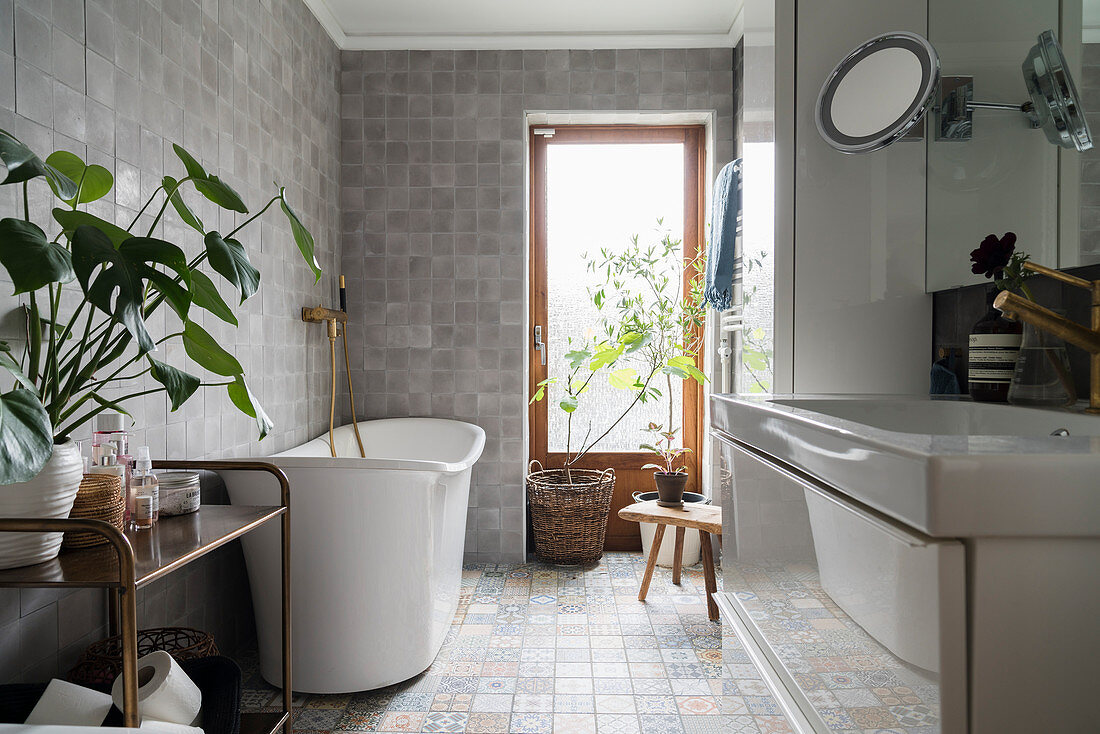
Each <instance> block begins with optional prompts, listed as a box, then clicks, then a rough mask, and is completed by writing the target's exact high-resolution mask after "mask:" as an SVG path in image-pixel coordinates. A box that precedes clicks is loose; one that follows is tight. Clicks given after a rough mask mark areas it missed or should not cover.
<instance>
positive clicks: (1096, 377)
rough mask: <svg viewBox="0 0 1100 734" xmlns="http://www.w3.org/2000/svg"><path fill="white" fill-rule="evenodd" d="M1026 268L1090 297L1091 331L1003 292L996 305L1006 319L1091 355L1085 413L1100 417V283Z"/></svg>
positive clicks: (1029, 265)
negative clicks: (1082, 289) (1053, 337)
mask: <svg viewBox="0 0 1100 734" xmlns="http://www.w3.org/2000/svg"><path fill="white" fill-rule="evenodd" d="M1024 267H1025V268H1027V269H1028V270H1031V271H1032V272H1035V273H1039V274H1040V275H1045V276H1047V277H1048V278H1053V279H1055V280H1060V281H1061V282H1063V283H1068V284H1069V285H1072V286H1076V287H1077V288H1084V289H1085V290H1087V291H1089V293H1090V294H1091V296H1092V325H1091V328H1088V327H1084V326H1081V325H1080V324H1077V323H1074V322H1073V321H1070V320H1069V319H1067V318H1066V317H1064V316H1060V315H1058V314H1056V313H1054V312H1053V311H1051V310H1049V309H1046V308H1043V307H1042V306H1040V305H1038V304H1037V303H1035V302H1033V301H1030V300H1028V299H1026V298H1021V297H1020V296H1017V295H1016V294H1014V293H1009V292H1008V291H1001V293H1000V294H999V295H998V296H997V299H996V300H995V301H994V302H993V305H994V306H996V307H997V308H998V309H1000V310H1001V311H1002V312H1003V313H1004V314H1005V315H1006V316H1009V317H1011V318H1014V319H1016V320H1017V321H1026V322H1027V323H1029V324H1031V325H1032V326H1034V327H1035V328H1036V329H1039V330H1041V331H1046V332H1048V333H1050V334H1053V335H1054V336H1056V337H1059V338H1061V339H1065V340H1066V341H1067V342H1069V343H1071V344H1075V345H1077V346H1079V347H1081V348H1082V349H1084V350H1085V351H1087V352H1088V353H1089V355H1090V361H1089V407H1088V408H1086V409H1085V412H1086V413H1096V414H1100V280H1091V281H1090V280H1085V279H1084V278H1078V277H1076V276H1074V275H1070V274H1069V273H1063V272H1062V271H1060V270H1054V269H1052V268H1048V267H1044V266H1042V265H1036V264H1035V263H1024Z"/></svg>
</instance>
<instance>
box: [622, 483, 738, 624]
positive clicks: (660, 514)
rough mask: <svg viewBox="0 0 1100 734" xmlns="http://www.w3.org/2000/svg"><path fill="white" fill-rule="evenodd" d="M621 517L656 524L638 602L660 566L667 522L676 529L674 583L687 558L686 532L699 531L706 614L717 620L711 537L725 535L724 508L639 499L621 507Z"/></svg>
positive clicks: (673, 556)
mask: <svg viewBox="0 0 1100 734" xmlns="http://www.w3.org/2000/svg"><path fill="white" fill-rule="evenodd" d="M619 517H621V518H622V519H623V520H630V521H631V522H652V523H656V525H657V530H656V532H655V533H654V534H653V545H652V546H651V547H650V549H649V560H648V561H646V564H645V575H644V576H642V588H641V589H639V590H638V601H645V595H646V594H647V593H648V592H649V582H650V581H652V580H653V569H654V567H655V566H656V565H657V554H658V553H660V551H661V541H662V540H664V537H665V525H672V526H674V527H675V528H676V547H675V550H674V552H673V554H672V583H674V584H676V585H679V584H680V566H681V565H682V561H683V559H684V534H685V532H686V531H687V529H688V528H694V529H696V530H698V531H699V545H700V546H702V551H703V580H704V582H705V584H706V589H707V613H708V615H709V616H710V618H711V619H712V620H714V621H718V604H717V602H715V601H714V598H713V595H714V594H715V593H716V592H717V591H718V584H717V582H716V581H715V579H714V551H713V549H712V548H711V547H710V536H711V535H712V534H713V535H717V536H719V537H721V536H722V508H721V507H714V506H713V505H701V504H697V503H687V504H685V505H684V506H683V507H682V508H681V507H660V506H659V505H658V504H657V503H656V502H637V503H635V504H633V505H629V506H627V507H624V508H623V509H621V510H619Z"/></svg>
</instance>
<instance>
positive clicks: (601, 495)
mask: <svg viewBox="0 0 1100 734" xmlns="http://www.w3.org/2000/svg"><path fill="white" fill-rule="evenodd" d="M536 465H537V466H538V470H537V471H536V470H535V466H536ZM614 491H615V471H614V470H613V469H607V470H606V471H602V472H600V471H596V470H594V469H570V470H568V471H567V470H565V469H543V468H542V466H541V465H540V464H539V463H538V462H537V461H532V462H531V464H530V467H529V473H528V474H527V501H528V503H530V506H531V526H532V528H533V530H534V533H535V557H536V558H538V559H539V560H540V561H544V562H546V563H560V564H565V565H575V564H584V563H595V562H596V561H598V560H600V557H601V556H602V555H603V541H604V535H605V534H606V533H607V515H608V513H609V512H610V511H611V495H612V493H613V492H614Z"/></svg>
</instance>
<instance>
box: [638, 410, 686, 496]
mask: <svg viewBox="0 0 1100 734" xmlns="http://www.w3.org/2000/svg"><path fill="white" fill-rule="evenodd" d="M645 431H646V433H652V434H653V435H654V436H655V438H654V440H653V442H652V443H643V444H642V445H641V446H639V448H641V449H643V450H645V451H649V452H651V453H653V454H654V455H655V456H656V457H657V458H658V459H660V461H661V463H660V464H646V465H644V466H643V467H642V468H643V469H655V470H656V471H654V472H653V480H654V481H655V482H656V483H657V504H658V505H660V506H661V507H683V506H684V485H686V484H687V480H688V473H687V467H686V466H685V465H683V464H680V463H679V462H680V457H681V456H683V455H684V454H689V453H691V449H689V448H686V447H683V446H673V445H672V444H673V442H674V441H675V440H676V429H675V428H672V429H669V430H667V431H665V430H663V426H659V425H657V424H656V423H650V424H649V427H648V428H646V429H645ZM677 464H679V466H677Z"/></svg>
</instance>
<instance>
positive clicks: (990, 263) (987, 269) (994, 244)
mask: <svg viewBox="0 0 1100 734" xmlns="http://www.w3.org/2000/svg"><path fill="white" fill-rule="evenodd" d="M1015 249H1016V233H1015V232H1005V236H1004V237H1001V238H1000V239H998V238H997V235H994V234H991V235H989V236H987V237H986V238H985V239H984V240H982V244H980V245H978V249H976V250H972V251H971V252H970V260H971V261H972V262H973V263H974V264H973V265H972V266H971V268H970V270H971V272H973V273H975V274H978V273H984V274H985V277H987V278H992V277H994V276H996V275H997V274H998V273H1000V272H1001V271H1002V270H1004V269H1005V266H1006V265H1008V262H1009V260H1011V259H1012V253H1013V251H1014V250H1015Z"/></svg>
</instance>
